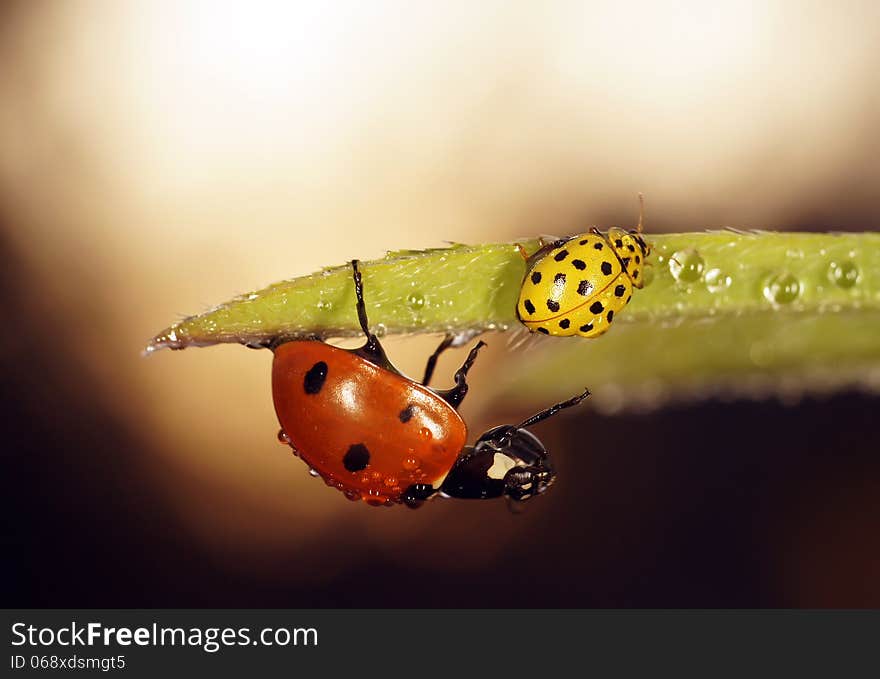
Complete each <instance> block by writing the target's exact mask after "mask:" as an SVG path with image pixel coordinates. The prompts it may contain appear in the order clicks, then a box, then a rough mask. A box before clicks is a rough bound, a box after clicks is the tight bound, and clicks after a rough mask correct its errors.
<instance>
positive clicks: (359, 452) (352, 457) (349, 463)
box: [342, 443, 370, 472]
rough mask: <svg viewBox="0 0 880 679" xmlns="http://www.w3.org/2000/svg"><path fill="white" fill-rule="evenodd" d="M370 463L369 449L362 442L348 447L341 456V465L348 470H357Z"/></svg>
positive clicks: (364, 467)
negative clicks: (343, 455)
mask: <svg viewBox="0 0 880 679" xmlns="http://www.w3.org/2000/svg"><path fill="white" fill-rule="evenodd" d="M368 464H370V451H369V450H367V447H366V446H365V445H364V444H363V443H355V444H352V445H351V446H349V447H348V452H347V453H346V454H345V457H343V458H342V466H344V467H345V468H346V469H347V470H348V471H350V472H359V471H361V470H362V469H366V468H367V465H368Z"/></svg>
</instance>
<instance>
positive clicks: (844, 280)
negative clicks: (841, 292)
mask: <svg viewBox="0 0 880 679" xmlns="http://www.w3.org/2000/svg"><path fill="white" fill-rule="evenodd" d="M828 280H830V281H831V282H832V283H834V285H836V286H837V287H839V288H851V287H852V286H854V285H855V284H856V283H857V282H858V280H859V267H857V266H856V263H855V262H852V261H850V260H844V261H842V262H831V264H830V265H829V266H828Z"/></svg>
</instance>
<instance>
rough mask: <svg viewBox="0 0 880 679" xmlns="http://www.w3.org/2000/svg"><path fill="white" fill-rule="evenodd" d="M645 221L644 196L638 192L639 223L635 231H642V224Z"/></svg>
mask: <svg viewBox="0 0 880 679" xmlns="http://www.w3.org/2000/svg"><path fill="white" fill-rule="evenodd" d="M644 221H645V196H644V195H642V193H641V192H639V225H638V226H637V227H636V232H637V233H641V232H642V224H643V223H644Z"/></svg>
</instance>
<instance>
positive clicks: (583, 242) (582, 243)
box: [579, 238, 590, 245]
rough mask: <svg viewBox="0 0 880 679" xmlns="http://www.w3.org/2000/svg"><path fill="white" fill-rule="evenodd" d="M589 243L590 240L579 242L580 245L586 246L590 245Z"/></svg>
mask: <svg viewBox="0 0 880 679" xmlns="http://www.w3.org/2000/svg"><path fill="white" fill-rule="evenodd" d="M589 242H590V240H589V239H588V238H584V239H583V240H582V241H579V244H580V245H586V244H587V243H589Z"/></svg>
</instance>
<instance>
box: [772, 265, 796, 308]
mask: <svg viewBox="0 0 880 679" xmlns="http://www.w3.org/2000/svg"><path fill="white" fill-rule="evenodd" d="M800 294H801V282H800V281H799V280H798V279H797V278H796V277H795V276H794V275H792V274H790V273H788V272H783V273H779V274H776V275H775V276H773V277H771V278H770V279H769V280H768V281H767V284H766V285H765V286H764V297H766V298H767V300H768V301H770V302H772V303H773V304H790V303H791V302H793V301H795V300H796V299H797V298H798V295H800Z"/></svg>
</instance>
